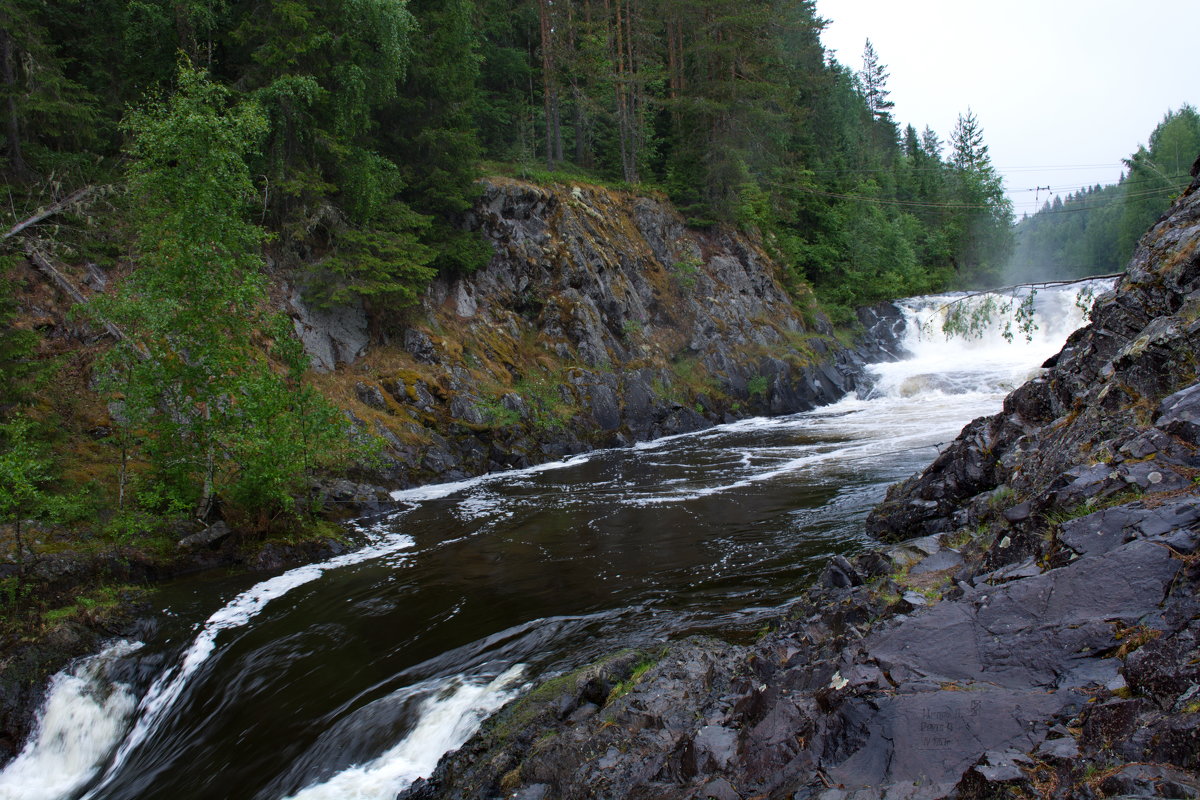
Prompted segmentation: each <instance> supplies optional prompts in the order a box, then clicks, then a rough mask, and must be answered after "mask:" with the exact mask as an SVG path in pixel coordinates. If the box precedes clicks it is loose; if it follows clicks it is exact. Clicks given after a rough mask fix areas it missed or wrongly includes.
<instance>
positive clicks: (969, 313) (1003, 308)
mask: <svg viewBox="0 0 1200 800" xmlns="http://www.w3.org/2000/svg"><path fill="white" fill-rule="evenodd" d="M1123 274H1124V273H1116V274H1111V275H1092V276H1090V277H1086V278H1074V279H1071V280H1057V281H1037V282H1033V283H1019V284H1015V285H1013V286H1005V287H1002V288H999V289H989V290H987V291H979V292H972V293H970V294H965V295H963V296H962V297H956V298H954V299H953V300H951V301H950V302H948V303H945V304H943V305H942V306H940V307H938V309H937V310H936V312H935V314H934V316H933V318H931V320H930V321H929V322H927V323H925V327H926V329H927V332H930V331H931V330H932V326H933V321H932V320H933V319H936V318H937V317H939V316H940V317H942V333H943V334H944V335H945V336H946V338H947V339H949V338H952V337H954V336H961V337H962V338H964V339H981V338H983V335H984V334H985V333H986V332H987V331H988V330H989V329H990V328H991V327H992V326H993V325H994V324H995V323H997V322H998V321H999V322H1001V324H1000V335H1001V336H1003V337H1004V339H1005V341H1008V342H1012V341H1013V339H1015V338H1016V335H1017V334H1018V333H1019V334H1021V336H1023V337H1024V339H1025V341H1032V340H1033V334H1034V332H1035V331H1036V330H1037V322H1036V321H1035V319H1034V311H1035V309H1034V304H1035V301H1036V299H1037V293H1038V291H1039V290H1040V289H1047V288H1050V287H1057V286H1072V285H1077V284H1088V283H1090V282H1092V281H1098V280H1110V279H1114V278H1119V277H1121V275H1123ZM1022 292H1024V294H1022ZM1005 295H1007V297H1005ZM1095 299H1096V294H1095V289H1094V288H1093V287H1092V286H1090V285H1088V286H1084V287H1083V288H1082V289H1081V290H1080V291H1079V293H1078V294H1077V295H1076V297H1075V305H1076V306H1077V307H1078V308H1079V309H1081V310H1082V311H1084V312H1087V311H1089V310H1090V309H1091V306H1092V303H1093V302H1095Z"/></svg>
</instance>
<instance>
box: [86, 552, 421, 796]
mask: <svg viewBox="0 0 1200 800" xmlns="http://www.w3.org/2000/svg"><path fill="white" fill-rule="evenodd" d="M414 544H415V542H414V540H413V539H412V537H410V536H405V535H393V536H389V537H385V538H384V539H382V540H381V541H379V542H377V543H375V544H374V545H370V546H368V547H364V548H363V549H361V550H356V551H354V552H352V553H346V554H344V555H340V556H337V557H336V558H332V559H329V560H328V561H323V562H321V563H319V564H308V565H305V566H303V567H297V568H295V569H292V570H288V571H287V572H285V573H283V574H282V575H277V576H275V577H274V578H271V579H270V580H266V581H263V582H262V583H258V584H255V585H254V586H252V587H251V588H249V589H247V590H246V591H244V592H242V593H241V594H239V595H238V596H237V597H235V598H234V599H233V600H231V601H230V602H229V603H227V604H226V605H225V607H224V608H222V609H220V610H219V611H217V612H216V613H215V614H213V615H212V616H210V617H209V618H208V620H207V621H206V622H205V623H204V626H203V628H202V629H201V631H200V633H199V634H198V635H197V636H196V638H195V639H194V640H192V645H191V647H189V648H188V651H187V653H185V654H184V657H183V660H182V661H181V662H180V664H179V666H178V667H177V668H172V669H169V670H167V671H165V672H163V673H162V674H161V675H160V676H159V677H158V679H157V680H156V681H155V682H154V684H153V685H152V686H151V687H150V691H149V692H147V693H146V696H145V697H143V698H142V702H141V703H140V704H139V706H138V711H139V715H138V720H137V723H136V725H135V726H134V728H133V730H132V731H130V733H129V735H128V736H126V737H125V741H124V742H122V744H121V749H120V750H119V751H118V752H117V756H116V758H115V759H114V760H113V764H112V766H110V767H109V769H108V772H107V773H106V774H107V775H111V774H113V773H114V772H115V771H116V769H117V768H118V767H120V766H121V764H122V763H123V762H124V761H125V759H126V758H128V756H129V754H130V753H131V752H132V751H133V749H134V748H136V747H137V746H138V745H139V744H141V743H142V742H143V741H145V740H146V738H147V737H148V736H149V734H150V733H151V731H153V730H154V728H155V726H156V725H157V724H158V721H159V720H160V719H162V717H163V715H164V714H165V712H166V711H167V710H168V709H169V708H171V706H172V705H174V703H175V701H176V699H177V698H178V697H179V695H180V694H181V693H182V691H183V688H184V686H185V685H186V684H187V682H188V679H189V678H191V676H192V675H194V674H195V672H196V670H198V669H199V668H200V667H201V665H203V664H204V662H205V661H207V660H208V659H209V658H210V657H211V656H212V653H213V651H214V650H215V649H216V641H217V634H219V633H220V632H221V631H224V630H229V629H231V628H240V627H242V626H244V625H246V624H247V623H249V622H250V620H252V619H254V617H255V616H257V615H258V614H259V613H261V612H262V610H263V609H264V608H266V606H267V604H268V603H270V602H271V601H272V600H277V599H279V598H280V597H283V596H284V595H286V594H287V593H288V592H291V591H292V590H293V589H296V588H298V587H300V586H303V585H305V584H307V583H311V582H313V581H315V580H317V579H318V578H320V577H321V576H322V575H323V574H325V573H326V572H328V571H329V570H332V569H338V568H339V567H347V566H351V565H353V564H361V563H363V562H364V561H369V560H371V559H374V558H381V557H383V556H387V555H391V554H393V553H397V552H399V551H401V550H406V549H408V548H411V547H412V546H413V545H414ZM100 788H102V786H101V787H100ZM97 791H98V789H93V790H92V791H91V792H89V793H88V795H87V797H88V798H91V797H95V796H96V792H97Z"/></svg>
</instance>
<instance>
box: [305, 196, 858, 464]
mask: <svg viewBox="0 0 1200 800" xmlns="http://www.w3.org/2000/svg"><path fill="white" fill-rule="evenodd" d="M472 221H473V225H474V226H475V227H478V229H479V230H480V231H481V233H482V235H483V236H485V237H486V238H487V239H488V240H490V241H491V242H492V243H493V245H494V248H495V251H496V255H495V257H494V258H493V259H492V261H491V263H490V264H489V265H488V266H487V267H485V268H483V269H481V270H479V271H478V272H476V273H474V274H471V275H467V276H463V277H460V278H458V279H457V280H453V281H441V282H438V283H436V284H435V285H434V286H432V287H431V289H430V290H429V292H428V293H427V295H426V297H425V299H424V302H423V304H422V307H421V309H420V310H419V311H417V312H412V313H408V314H407V316H405V317H404V318H403V320H402V321H400V323H399V324H394V323H396V320H383V321H382V322H383V324H382V325H380V326H379V327H380V330H381V333H379V337H380V338H383V339H384V340H385V343H384V344H383V345H375V346H373V347H371V348H370V349H369V350H368V349H367V348H366V344H367V339H368V335H367V333H368V331H367V327H368V326H367V321H366V319H365V317H363V316H362V315H360V314H358V313H357V312H338V313H332V314H330V313H326V314H321V313H316V312H313V311H311V310H309V309H306V308H304V306H303V303H301V302H299V301H298V300H297V299H296V298H293V301H292V302H293V308H294V309H295V310H296V318H297V328H298V330H300V331H301V333H302V336H303V337H304V339H305V342H306V344H307V345H308V347H309V351H310V353H311V354H312V356H313V361H314V364H315V365H316V366H317V367H318V368H323V369H325V370H326V371H329V370H330V368H331V367H333V366H334V365H335V364H337V363H342V364H344V366H343V367H342V368H341V370H339V372H338V374H337V375H331V376H330V377H328V378H327V379H325V384H326V386H327V388H328V390H329V391H330V393H331V394H333V395H334V396H335V399H337V400H338V402H340V403H341V404H342V405H343V406H345V407H347V408H350V409H351V412H352V414H353V415H354V416H355V417H356V418H357V419H358V420H359V422H361V423H362V424H363V425H365V426H367V427H369V428H371V429H373V430H374V431H375V432H376V433H379V434H380V435H382V436H383V437H384V438H385V439H386V440H387V441H388V442H389V456H390V458H391V466H390V467H389V468H388V469H386V470H385V471H384V474H383V475H382V476H381V479H382V480H385V481H387V482H389V483H391V484H393V485H404V484H408V483H416V482H422V481H428V480H431V479H436V478H445V479H454V478H458V477H461V476H463V475H468V474H478V473H483V472H487V471H491V470H495V469H501V468H512V467H523V466H527V465H529V464H532V463H537V462H539V461H545V460H548V459H554V458H560V457H562V456H563V455H565V454H568V453H573V452H579V451H582V450H586V449H590V448H595V447H606V446H615V445H621V444H627V443H631V442H633V441H636V440H643V439H649V438H654V437H658V436H663V435H668V434H674V433H681V432H686V431H691V430H697V429H700V428H703V427H707V426H710V425H713V424H717V423H720V422H724V421H729V420H732V419H736V418H739V417H744V416H748V415H751V414H781V413H788V412H794V411H802V410H806V409H809V408H812V407H814V406H816V405H818V404H822V403H828V402H832V401H834V400H836V399H838V398H839V397H840V396H842V395H843V394H844V393H845V392H846V391H848V390H849V389H851V388H852V387H853V385H854V382H855V379H856V376H857V375H858V372H859V368H860V367H861V364H862V362H861V360H860V359H857V358H856V357H854V356H852V355H851V354H850V353H849V352H848V351H847V350H846V349H845V348H844V347H842V346H841V345H840V344H838V342H837V340H836V339H834V338H833V337H832V331H831V329H830V328H829V326H828V324H827V323H826V322H825V321H824V319H823V318H822V317H821V316H820V315H819V314H818V313H817V312H816V311H815V309H814V308H810V309H809V310H807V311H805V312H803V313H802V312H801V311H799V310H797V304H796V303H795V302H793V299H792V298H790V297H788V296H787V294H786V293H785V292H784V290H783V289H782V288H781V286H780V284H779V282H778V280H777V278H776V276H775V273H774V267H773V265H772V263H771V261H770V259H769V258H768V257H767V256H766V255H765V254H764V252H763V251H762V249H761V248H760V247H759V246H758V245H757V244H756V243H754V242H752V241H750V240H748V239H746V238H744V237H741V236H737V235H732V234H720V233H708V232H699V231H695V230H690V229H688V228H687V227H686V226H685V225H684V223H683V221H682V219H681V218H680V216H679V215H678V214H677V213H676V212H675V211H674V210H673V209H672V208H671V207H670V206H669V205H668V204H667V203H665V202H662V201H659V200H655V199H652V198H647V197H637V196H632V195H627V194H622V193H618V192H612V191H608V190H606V189H602V188H598V187H588V186H556V187H553V188H542V187H538V186H534V185H531V184H527V183H522V182H518V181H513V180H493V181H491V182H489V183H488V184H486V185H485V186H484V187H483V197H482V198H481V200H480V201H479V203H478V205H477V207H476V210H475V212H474V216H473V220H472ZM804 304H805V303H804V302H803V301H801V303H800V305H801V306H803V305H804ZM809 305H810V306H811V304H809ZM377 322H378V320H377ZM364 352H365V355H363V353H364Z"/></svg>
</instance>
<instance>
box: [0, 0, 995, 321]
mask: <svg viewBox="0 0 1200 800" xmlns="http://www.w3.org/2000/svg"><path fill="white" fill-rule="evenodd" d="M823 25H824V22H823V21H822V20H821V19H819V18H818V16H817V14H816V11H815V7H814V4H813V2H811V0H700V1H699V2H695V1H694V0H687V1H686V2H685V1H684V0H557V2H552V0H410V1H409V2H407V3H406V2H403V0H336V1H335V0H274V1H273V2H262V0H255V1H247V0H94V1H93V2H87V3H80V2H74V1H73V0H0V67H2V68H0V94H2V95H3V98H2V99H3V102H2V103H0V110H2V112H0V113H3V115H4V118H5V121H4V124H3V125H2V126H0V127H2V128H3V131H2V132H3V135H4V146H3V154H4V156H5V157H6V160H5V164H4V168H5V170H6V172H7V175H8V178H9V180H10V183H12V184H17V185H24V186H26V187H30V186H36V185H37V184H38V182H39V181H48V180H50V179H54V180H64V179H65V180H66V181H67V182H68V183H83V182H91V181H98V180H105V179H111V178H112V177H113V176H114V175H117V174H119V173H118V172H117V169H116V168H115V166H114V165H115V164H116V162H117V160H118V158H119V156H120V154H121V153H122V150H123V148H124V147H125V136H126V134H125V131H124V130H123V128H122V120H123V119H124V118H125V117H126V115H127V113H128V110H129V109H130V108H136V107H144V106H145V104H146V102H147V97H148V95H154V94H156V93H158V94H162V93H168V94H169V93H171V92H173V91H175V87H176V85H177V77H176V76H177V71H178V68H179V61H180V59H181V56H182V58H184V59H186V60H187V61H189V62H190V63H191V64H192V65H195V66H196V67H199V68H202V69H204V70H207V71H208V73H209V75H210V76H211V79H212V80H213V81H215V82H217V83H218V84H221V85H223V86H225V87H227V88H228V89H229V90H231V93H232V96H233V98H234V100H233V102H235V103H245V102H252V103H254V104H256V105H257V106H258V107H259V108H260V109H261V110H262V112H263V113H264V114H265V116H266V118H267V120H268V123H269V124H268V128H267V130H266V132H265V134H264V135H263V137H262V138H261V140H259V141H257V142H255V145H256V151H255V152H254V153H253V154H252V155H251V156H250V157H249V161H250V163H249V166H250V169H251V173H252V174H253V175H254V176H255V180H256V182H257V183H258V186H259V192H260V196H261V202H262V206H263V208H262V209H261V210H260V214H259V216H260V217H261V219H260V220H259V221H260V222H262V223H263V224H265V225H266V226H267V228H268V229H269V230H271V231H272V232H273V233H274V234H275V236H276V239H275V244H274V245H273V246H274V247H275V248H276V249H277V250H279V254H280V255H281V256H282V258H281V261H282V262H283V263H284V264H285V265H288V266H291V267H293V268H296V269H300V270H304V271H305V274H302V275H301V277H302V278H303V282H305V283H307V284H308V287H309V293H310V296H312V297H314V298H315V299H317V300H324V301H327V302H339V301H344V300H349V299H353V298H355V297H362V298H364V299H366V300H368V301H369V302H374V303H389V304H391V303H395V302H411V301H412V300H413V298H414V296H415V292H416V291H418V290H419V289H420V288H421V287H422V286H423V285H424V282H426V281H428V280H429V278H430V276H432V275H433V274H435V273H436V272H437V271H438V270H470V269H473V268H475V267H476V266H478V265H479V264H480V263H482V262H483V261H484V260H485V259H486V257H487V250H486V248H484V247H483V246H482V245H481V243H480V242H479V241H478V240H477V239H476V238H474V237H472V236H469V235H467V234H465V233H464V232H463V231H462V230H461V228H460V225H459V215H460V214H462V212H464V211H465V210H466V209H467V208H468V207H469V205H470V203H471V201H472V198H473V197H474V195H475V189H474V188H473V186H472V181H473V180H475V179H476V178H477V177H478V176H479V175H480V174H483V172H485V171H489V170H491V171H505V170H510V171H511V170H516V171H517V172H518V174H522V175H524V176H525V177H531V178H534V179H554V178H558V179H562V178H563V177H564V174H565V175H566V176H568V177H575V178H577V179H580V180H585V179H592V180H599V181H609V182H614V183H618V184H622V185H629V186H630V187H636V188H640V189H660V190H663V191H665V192H666V193H668V194H669V195H670V197H671V198H672V199H673V200H674V201H675V202H676V203H677V204H678V205H679V207H680V208H681V209H683V210H684V212H685V213H686V214H687V216H688V217H689V219H690V221H691V222H692V223H694V224H696V225H706V226H722V225H724V226H740V227H742V228H743V229H755V230H757V231H758V232H759V233H761V234H762V235H763V238H764V241H765V242H766V244H767V246H768V247H769V248H770V249H771V250H772V251H773V252H774V254H775V255H776V256H777V257H778V258H779V260H780V261H781V263H783V264H784V265H785V266H786V269H787V270H788V274H787V275H786V276H785V277H786V278H787V279H789V280H793V281H804V280H807V281H810V282H812V283H813V284H815V285H816V287H817V289H818V291H819V292H820V294H821V295H822V296H823V297H824V299H825V300H826V301H827V302H828V303H830V304H831V305H833V306H835V307H841V308H849V307H851V306H853V305H855V304H860V303H865V302H870V301H873V300H876V299H880V298H884V297H891V296H897V295H904V294H911V293H914V292H919V291H926V290H930V289H935V288H941V287H944V286H946V285H949V284H960V285H968V284H979V283H986V282H991V281H995V280H997V279H998V277H999V275H1000V268H1001V266H1002V265H1003V264H1004V263H1005V261H1006V258H1007V255H1008V252H1007V248H1008V247H1009V246H1010V244H1011V240H1010V221H1011V209H1010V206H1009V204H1008V203H1007V202H1006V200H1005V199H1004V196H1003V193H1002V192H1001V182H1000V179H999V176H998V175H997V174H996V172H995V170H994V169H993V167H992V165H991V162H990V159H989V158H988V153H987V147H986V145H985V144H984V142H983V138H982V135H981V127H980V124H979V122H978V120H977V119H976V118H975V116H974V115H973V114H971V113H970V112H966V113H964V115H963V117H962V118H961V120H960V122H959V125H958V127H957V128H956V130H955V131H953V132H951V133H950V136H949V141H948V145H949V147H948V148H947V147H945V146H944V145H943V143H942V141H941V140H940V139H939V137H938V136H937V135H936V134H935V133H934V132H933V131H931V130H929V129H928V128H927V129H925V131H924V133H923V134H920V135H919V134H918V133H917V131H916V130H915V129H913V128H912V127H909V128H907V129H905V130H903V131H902V130H901V128H900V126H899V125H898V124H897V123H896V121H895V120H894V119H893V116H892V111H891V108H892V103H891V101H890V100H889V99H888V91H887V88H886V80H887V77H888V74H887V71H886V68H885V67H884V66H883V64H882V63H880V60H879V58H878V57H877V56H876V54H875V53H874V51H873V49H871V48H870V46H869V43H868V47H867V49H866V52H865V54H864V64H863V66H862V69H861V70H858V71H854V70H851V69H849V68H847V67H845V66H843V65H841V64H839V63H837V62H836V61H835V60H834V59H833V58H832V56H831V54H830V53H829V52H828V51H826V50H825V49H824V47H823V46H822V44H821V41H820V32H821V30H822V28H823ZM943 151H948V152H945V153H944V152H943ZM488 162H492V163H488ZM106 171H107V174H106Z"/></svg>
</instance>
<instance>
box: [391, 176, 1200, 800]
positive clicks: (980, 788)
mask: <svg viewBox="0 0 1200 800" xmlns="http://www.w3.org/2000/svg"><path fill="white" fill-rule="evenodd" d="M1197 241H1200V192H1197V186H1196V185H1193V187H1192V188H1191V189H1190V190H1189V191H1188V192H1187V193H1185V195H1184V197H1183V198H1181V200H1180V201H1179V202H1178V203H1177V204H1176V206H1175V208H1174V210H1173V212H1172V214H1171V215H1169V216H1168V217H1166V218H1164V220H1163V221H1161V222H1160V223H1159V224H1158V225H1157V226H1156V227H1155V228H1154V229H1153V230H1152V231H1151V232H1150V233H1149V234H1148V235H1147V237H1146V238H1145V239H1144V240H1143V242H1142V244H1141V245H1140V246H1139V248H1138V251H1137V254H1136V256H1135V258H1134V261H1133V263H1132V265H1131V267H1130V270H1129V274H1128V276H1127V277H1126V278H1125V279H1124V280H1123V281H1122V282H1121V283H1120V284H1119V285H1118V286H1117V288H1116V290H1115V292H1113V293H1112V294H1110V295H1108V296H1107V297H1105V298H1102V299H1101V301H1100V303H1099V305H1098V306H1097V309H1096V311H1095V313H1094V316H1093V322H1092V324H1091V325H1090V326H1089V327H1088V328H1085V329H1084V330H1083V331H1081V332H1079V333H1077V334H1075V335H1074V336H1072V338H1071V340H1070V341H1069V342H1068V344H1067V346H1066V348H1065V349H1064V351H1063V352H1062V353H1061V354H1060V355H1059V356H1058V357H1056V358H1055V359H1052V360H1051V364H1052V365H1051V366H1050V367H1048V370H1047V372H1046V373H1045V374H1044V375H1043V376H1041V377H1040V378H1038V379H1036V380H1034V381H1032V382H1031V383H1029V384H1026V385H1025V386H1023V387H1021V388H1019V389H1017V390H1016V391H1015V392H1014V393H1013V394H1012V395H1010V397H1009V398H1008V400H1007V401H1006V402H1005V405H1004V410H1003V411H1002V412H1001V413H1000V414H998V415H996V416H995V417H991V418H986V419H981V420H976V421H975V422H973V423H972V424H971V425H969V426H967V428H966V429H965V430H964V432H963V434H962V436H961V437H960V438H959V439H958V440H957V442H956V443H955V444H954V445H953V446H952V447H951V448H950V449H948V450H947V451H946V452H945V453H943V454H942V455H941V456H940V457H939V458H938V459H937V460H936V461H935V462H934V463H933V464H932V465H931V466H930V468H929V469H928V470H926V471H925V472H924V473H923V474H922V475H919V476H916V477H914V478H913V479H911V480H909V481H907V482H905V483H903V484H900V485H898V486H897V487H894V488H893V490H892V491H891V492H889V495H888V499H887V502H886V503H884V504H883V505H882V506H881V507H880V508H879V509H878V510H877V511H876V513H875V514H874V515H873V516H872V519H871V522H870V527H871V530H873V531H874V532H875V533H877V534H878V535H879V536H880V537H881V538H890V539H893V540H905V541H903V542H902V543H900V544H895V545H892V546H889V547H886V548H884V549H881V550H878V551H873V552H868V553H865V554H863V555H861V556H859V557H857V558H856V559H852V560H851V559H845V558H838V559H834V560H833V561H832V562H831V563H830V564H829V565H828V567H827V568H826V570H825V572H824V573H823V574H822V575H821V577H820V578H819V579H818V581H817V582H816V585H815V586H814V587H813V588H811V589H810V590H809V591H808V592H807V593H806V594H805V595H804V597H803V598H802V599H801V600H800V601H799V602H797V603H796V604H795V605H794V606H793V607H792V609H791V611H790V612H789V613H788V615H787V617H786V619H783V620H781V621H780V622H779V625H778V629H777V630H775V631H774V632H772V633H770V634H769V635H767V636H766V637H765V638H763V639H762V640H761V641H760V642H758V643H756V644H753V645H731V644H727V643H723V642H717V641H713V640H710V639H687V640H683V641H680V642H675V643H673V644H671V645H669V646H667V647H665V648H664V649H663V650H661V651H657V652H645V653H638V654H632V655H630V654H625V655H623V656H621V657H619V658H616V659H613V660H610V661H608V662H606V663H604V664H601V665H598V666H597V667H594V668H592V671H591V672H588V671H587V670H585V671H584V672H583V673H580V674H576V675H568V676H562V677H560V678H557V679H553V680H551V681H549V682H547V683H544V684H543V685H542V686H541V687H540V688H537V689H535V690H534V691H533V692H531V693H530V694H528V695H526V696H525V697H524V698H522V699H520V700H518V701H516V702H515V703H513V704H511V705H510V706H508V707H507V708H505V709H504V710H503V711H501V712H500V713H499V714H498V715H496V716H495V717H494V718H493V719H491V720H489V721H488V722H487V723H486V724H485V726H484V728H483V730H482V731H481V732H480V734H479V735H477V736H476V737H475V738H474V739H472V740H471V741H470V742H469V743H468V744H467V746H466V747H464V748H463V749H462V750H461V751H459V752H458V753H454V754H450V755H449V756H447V757H446V758H444V759H443V761H442V763H441V764H440V765H439V767H438V769H437V771H436V772H435V773H434V774H433V775H432V776H431V777H430V778H429V779H428V780H425V781H421V782H418V784H416V785H414V786H413V787H412V788H411V789H410V790H409V792H407V793H406V795H405V796H407V797H412V798H435V797H438V798H442V797H445V798H500V797H506V798H536V797H542V798H548V797H554V798H583V797H589V798H590V797H612V798H618V797H620V798H664V799H665V798H709V797H716V798H751V797H754V798H800V799H803V798H821V799H822V800H844V799H845V798H880V797H886V798H943V797H944V798H990V797H1030V798H1033V797H1040V798H1100V797H1197V796H1200V777H1198V772H1197V771H1198V769H1200V673H1198V670H1200V667H1198V666H1197V665H1200V491H1198V490H1197V484H1196V481H1195V478H1196V477H1197V475H1200V459H1198V457H1197V444H1198V435H1200V434H1198V431H1200V424H1198V423H1200V412H1198V409H1200V376H1198V375H1197V371H1196V363H1195V358H1194V353H1195V352H1196V351H1197V345H1200V341H1197V339H1196V336H1197V332H1198V331H1200V326H1197V325H1196V324H1195V323H1192V322H1189V320H1192V319H1195V318H1196V317H1197V316H1198V315H1197V313H1196V312H1197V311H1200V306H1197V302H1198V298H1200V291H1198V290H1200V255H1198V254H1197V250H1198V248H1197V246H1196V242H1197ZM913 537H918V538H913ZM585 674H586V675H587V676H589V677H586V679H585ZM597 676H600V677H599V678H597Z"/></svg>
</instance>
